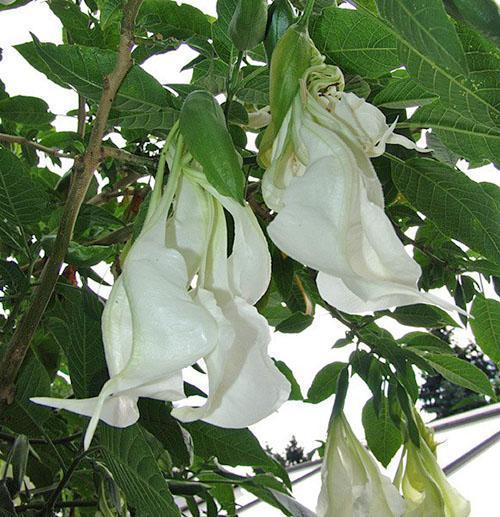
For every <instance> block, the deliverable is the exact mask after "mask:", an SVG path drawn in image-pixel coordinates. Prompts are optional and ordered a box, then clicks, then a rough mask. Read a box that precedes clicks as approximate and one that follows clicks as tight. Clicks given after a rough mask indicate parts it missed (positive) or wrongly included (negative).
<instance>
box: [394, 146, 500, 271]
mask: <svg viewBox="0 0 500 517" xmlns="http://www.w3.org/2000/svg"><path fill="white" fill-rule="evenodd" d="M389 158H390V159H391V161H392V177H393V180H394V183H395V184H396V186H397V188H398V190H399V191H400V192H401V193H402V194H403V195H404V196H405V197H406V198H407V199H408V201H409V202H410V203H411V205H412V206H413V207H414V208H415V209H416V210H418V211H420V212H422V213H423V214H424V215H426V216H427V217H428V218H429V219H430V220H431V221H432V222H433V223H434V224H435V225H436V226H437V227H438V228H439V229H440V230H441V231H442V232H443V233H444V234H445V235H447V236H448V237H451V238H454V239H457V240H459V241H461V242H463V243H464V244H466V245H467V246H469V247H471V248H472V249H473V250H475V251H477V252H479V253H481V254H482V255H483V256H484V257H485V258H488V259H490V260H492V261H493V262H495V263H498V262H500V225H499V224H498V223H499V216H498V206H497V204H496V202H495V200H494V199H493V198H491V197H490V196H489V195H488V194H487V193H486V192H485V191H484V190H483V189H482V188H481V185H479V184H478V183H476V182H474V181H472V180H470V179H469V178H468V177H467V176H466V175H465V174H463V173H462V172H460V171H458V170H454V169H452V168H451V167H448V166H447V165H445V164H444V163H440V162H436V161H433V160H430V159H428V158H412V159H410V160H407V161H406V162H403V161H402V160H400V159H399V158H396V157H394V156H392V155H389Z"/></svg>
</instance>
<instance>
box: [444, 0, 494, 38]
mask: <svg viewBox="0 0 500 517" xmlns="http://www.w3.org/2000/svg"><path fill="white" fill-rule="evenodd" d="M445 5H446V7H447V8H449V10H450V11H451V13H452V14H453V16H457V17H458V18H459V19H463V20H464V21H465V22H467V23H468V24H470V25H471V26H472V27H474V28H475V29H477V30H478V31H479V32H482V33H483V34H484V35H485V36H487V37H489V38H491V39H492V40H493V41H494V42H495V43H496V44H497V45H498V44H500V12H499V9H498V2H496V1H495V0H476V1H475V2H470V0H445Z"/></svg>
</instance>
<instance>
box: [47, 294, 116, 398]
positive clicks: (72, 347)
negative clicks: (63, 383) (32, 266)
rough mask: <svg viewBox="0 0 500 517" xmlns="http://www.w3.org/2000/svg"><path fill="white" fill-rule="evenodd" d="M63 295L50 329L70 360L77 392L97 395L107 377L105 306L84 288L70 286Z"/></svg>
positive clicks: (83, 394) (72, 380)
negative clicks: (102, 335)
mask: <svg viewBox="0 0 500 517" xmlns="http://www.w3.org/2000/svg"><path fill="white" fill-rule="evenodd" d="M62 296H63V300H61V301H60V302H59V303H58V304H57V305H56V307H55V309H54V311H53V312H52V314H51V316H52V317H51V318H50V319H49V330H50V332H51V333H52V334H53V336H54V338H55V340H56V341H57V342H58V344H59V346H60V347H61V349H62V350H63V351H64V354H65V355H66V358H67V360H68V370H69V374H70V377H71V386H72V388H73V392H74V394H75V396H76V397H77V398H87V397H94V396H96V395H98V394H99V391H100V389H101V387H102V385H103V384H104V382H105V381H106V380H107V378H108V373H107V367H106V361H105V358H104V348H103V344H102V337H101V314H102V309H103V307H102V304H101V302H100V301H99V299H98V298H97V296H96V295H95V294H94V293H92V292H91V291H88V290H85V289H71V288H69V287H67V288H65V289H64V290H62Z"/></svg>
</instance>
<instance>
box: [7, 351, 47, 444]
mask: <svg viewBox="0 0 500 517" xmlns="http://www.w3.org/2000/svg"><path fill="white" fill-rule="evenodd" d="M49 393H50V379H49V375H48V373H47V371H46V370H45V368H44V367H43V365H42V363H41V362H40V361H39V360H38V358H37V357H36V356H35V355H34V354H33V353H31V352H30V353H28V356H27V357H26V358H25V360H24V363H23V366H22V368H21V371H20V373H19V377H18V379H17V381H16V394H15V399H14V402H13V403H12V404H10V405H9V406H7V409H6V410H5V411H4V413H3V414H2V425H4V426H6V427H8V428H9V429H11V430H12V431H14V432H15V433H22V434H25V435H27V436H28V437H37V436H40V434H41V432H40V426H42V425H43V423H44V422H45V421H46V420H47V419H48V418H49V417H50V414H51V411H50V410H49V409H47V408H45V407H42V406H40V405H38V404H34V403H33V402H31V401H30V398H31V397H44V396H48V395H49Z"/></svg>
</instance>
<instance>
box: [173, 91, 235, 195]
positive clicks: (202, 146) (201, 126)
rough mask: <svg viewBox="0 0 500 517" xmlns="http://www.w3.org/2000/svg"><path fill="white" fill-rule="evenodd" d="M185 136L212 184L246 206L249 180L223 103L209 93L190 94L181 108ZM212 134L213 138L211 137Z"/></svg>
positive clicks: (181, 125) (182, 127)
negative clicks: (233, 138)
mask: <svg viewBox="0 0 500 517" xmlns="http://www.w3.org/2000/svg"><path fill="white" fill-rule="evenodd" d="M180 129H181V133H182V135H183V136H184V139H185V140H186V145H187V147H188V149H189V152H190V153H191V154H192V155H193V157H194V158H195V159H196V160H197V161H198V162H199V163H200V164H201V166H202V167H203V171H204V173H205V175H206V176H207V179H208V181H209V182H210V183H211V184H212V185H213V186H214V187H215V188H216V189H217V190H218V191H219V192H220V193H221V194H222V195H224V196H231V197H233V198H234V199H236V200H237V201H239V202H240V203H243V191H244V188H245V177H244V175H243V171H242V170H241V165H240V156H239V155H238V153H237V152H236V149H235V147H234V144H233V142H232V140H231V135H230V134H229V132H228V130H227V126H226V121H225V119H224V114H223V112H222V108H221V107H220V105H219V103H218V102H217V101H216V100H215V98H214V97H213V96H212V95H210V93H208V92H206V91H201V90H200V91H195V92H192V93H190V94H189V95H188V96H187V97H186V100H185V101H184V104H183V106H182V109H181V116H180ZM207 135H210V138H207Z"/></svg>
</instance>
